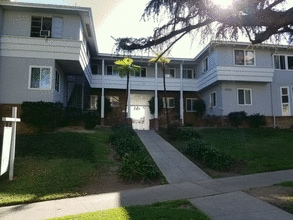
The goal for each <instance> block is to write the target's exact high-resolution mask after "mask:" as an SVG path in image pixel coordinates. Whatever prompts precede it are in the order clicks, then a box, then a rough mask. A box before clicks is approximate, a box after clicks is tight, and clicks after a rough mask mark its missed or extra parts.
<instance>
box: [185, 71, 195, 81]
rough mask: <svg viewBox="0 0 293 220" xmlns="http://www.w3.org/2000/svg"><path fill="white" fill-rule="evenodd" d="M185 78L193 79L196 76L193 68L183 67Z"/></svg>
mask: <svg viewBox="0 0 293 220" xmlns="http://www.w3.org/2000/svg"><path fill="white" fill-rule="evenodd" d="M183 78H184V79H193V78H195V77H194V75H193V70H192V69H183Z"/></svg>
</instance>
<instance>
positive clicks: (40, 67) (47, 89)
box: [28, 65, 53, 91]
mask: <svg viewBox="0 0 293 220" xmlns="http://www.w3.org/2000/svg"><path fill="white" fill-rule="evenodd" d="M32 68H39V69H42V68H44V69H45V68H46V69H49V70H50V84H49V87H48V88H40V87H38V88H31V74H32ZM52 69H53V67H52V66H33V65H30V66H29V77H28V89H29V90H42V91H50V90H52V78H53V77H52V75H53V74H52Z"/></svg>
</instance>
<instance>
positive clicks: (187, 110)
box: [186, 98, 197, 112]
mask: <svg viewBox="0 0 293 220" xmlns="http://www.w3.org/2000/svg"><path fill="white" fill-rule="evenodd" d="M196 100H197V98H186V112H196V110H195V109H193V105H192V103H193V102H194V101H196ZM188 101H190V102H191V103H190V104H191V109H188Z"/></svg>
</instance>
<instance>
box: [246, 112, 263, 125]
mask: <svg viewBox="0 0 293 220" xmlns="http://www.w3.org/2000/svg"><path fill="white" fill-rule="evenodd" d="M247 122H248V124H249V127H251V128H259V127H260V126H264V125H266V119H265V116H264V115H260V114H259V113H258V114H253V115H250V116H248V117H247Z"/></svg>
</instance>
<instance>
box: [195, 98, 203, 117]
mask: <svg viewBox="0 0 293 220" xmlns="http://www.w3.org/2000/svg"><path fill="white" fill-rule="evenodd" d="M195 111H196V112H195V113H196V115H198V116H200V117H201V116H203V114H204V113H205V111H206V104H205V102H204V101H203V100H202V99H197V100H196V101H195Z"/></svg>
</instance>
